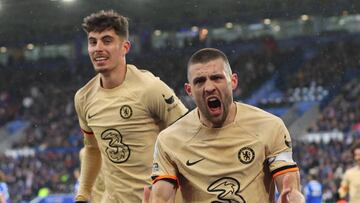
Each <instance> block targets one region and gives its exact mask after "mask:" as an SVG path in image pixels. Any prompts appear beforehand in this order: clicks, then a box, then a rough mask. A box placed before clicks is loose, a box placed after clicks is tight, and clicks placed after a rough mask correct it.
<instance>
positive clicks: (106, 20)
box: [82, 10, 129, 39]
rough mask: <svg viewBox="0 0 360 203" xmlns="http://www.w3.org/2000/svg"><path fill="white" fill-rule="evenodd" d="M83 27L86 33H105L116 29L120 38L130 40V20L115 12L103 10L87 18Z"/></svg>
mask: <svg viewBox="0 0 360 203" xmlns="http://www.w3.org/2000/svg"><path fill="white" fill-rule="evenodd" d="M82 27H83V29H84V31H85V32H86V33H89V32H103V31H104V30H108V29H114V31H115V33H116V34H117V35H119V36H120V37H123V38H125V39H128V37H129V22H128V18H127V17H124V16H122V15H120V14H119V13H117V12H115V11H114V10H107V11H104V10H101V11H99V12H96V13H92V14H91V15H89V16H87V17H85V18H84V19H83V23H82Z"/></svg>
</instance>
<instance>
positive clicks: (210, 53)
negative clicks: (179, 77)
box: [187, 48, 232, 79]
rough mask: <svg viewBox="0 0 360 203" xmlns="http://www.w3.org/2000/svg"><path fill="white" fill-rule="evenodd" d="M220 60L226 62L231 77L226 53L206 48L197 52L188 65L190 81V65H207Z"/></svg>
mask: <svg viewBox="0 0 360 203" xmlns="http://www.w3.org/2000/svg"><path fill="white" fill-rule="evenodd" d="M218 58H221V59H223V60H224V62H225V64H226V66H227V67H226V69H225V71H226V72H227V73H228V74H229V75H231V74H232V71H231V67H230V63H229V59H228V58H227V56H226V55H225V54H224V52H222V51H220V50H218V49H215V48H204V49H200V50H198V51H196V52H195V53H194V54H193V55H192V56H191V57H190V59H189V62H188V64H187V66H188V79H189V67H190V65H192V64H196V63H207V62H209V61H212V60H216V59H218Z"/></svg>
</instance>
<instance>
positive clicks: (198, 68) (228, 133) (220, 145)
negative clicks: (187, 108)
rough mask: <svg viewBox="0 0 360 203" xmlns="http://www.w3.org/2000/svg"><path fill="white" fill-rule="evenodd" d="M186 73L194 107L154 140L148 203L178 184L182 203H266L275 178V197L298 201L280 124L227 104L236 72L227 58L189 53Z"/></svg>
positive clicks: (170, 194)
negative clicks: (183, 202) (277, 195)
mask: <svg viewBox="0 0 360 203" xmlns="http://www.w3.org/2000/svg"><path fill="white" fill-rule="evenodd" d="M187 76H188V82H189V83H186V84H185V90H186V92H187V93H188V94H189V95H190V96H191V97H192V98H193V99H194V100H195V103H196V105H197V108H196V109H195V110H193V111H191V112H190V113H188V114H187V115H186V116H184V117H183V118H181V119H180V120H179V121H177V122H176V123H174V124H173V125H171V126H170V127H168V128H167V129H165V130H164V131H162V132H161V133H160V135H159V137H158V139H157V142H156V147H155V155H154V163H153V175H152V177H153V179H154V183H153V191H152V192H151V193H152V195H151V201H152V202H167V201H171V202H173V201H174V198H175V194H176V190H177V188H179V187H181V193H182V197H183V199H184V201H185V202H220V201H227V202H272V200H273V198H274V193H275V187H274V184H272V182H273V181H275V183H276V186H277V187H278V188H280V198H279V201H280V202H282V203H285V202H288V201H289V202H293V203H295V202H304V201H305V200H304V197H303V195H302V194H301V193H300V191H299V190H300V180H299V173H298V171H299V169H298V167H297V165H296V163H295V162H294V161H293V159H292V149H291V141H290V139H291V138H290V135H289V133H288V131H287V129H286V127H285V125H284V124H283V122H282V121H281V119H279V118H277V117H275V116H273V115H271V114H269V113H266V112H264V111H262V110H260V109H258V108H255V107H252V106H249V105H245V104H242V103H238V102H234V101H233V94H232V91H233V90H234V89H235V88H236V86H237V83H238V77H237V74H235V73H234V74H233V73H232V71H231V67H230V64H229V61H228V59H227V57H226V55H225V54H224V53H223V52H221V51H219V50H217V49H212V48H205V49H201V50H199V51H197V52H195V53H194V54H193V55H192V56H191V58H190V60H189V63H188V72H187ZM259 126H261V128H259ZM254 138H255V139H254ZM264 163H266V164H264ZM224 166H226V167H224ZM209 168H210V169H211V170H209ZM270 174H271V175H270ZM272 178H273V179H272ZM240 185H241V188H242V189H241V193H240ZM254 191H256V193H257V194H256V195H254Z"/></svg>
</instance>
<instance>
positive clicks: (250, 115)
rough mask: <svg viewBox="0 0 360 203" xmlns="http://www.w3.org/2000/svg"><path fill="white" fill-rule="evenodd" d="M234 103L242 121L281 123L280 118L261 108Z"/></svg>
mask: <svg viewBox="0 0 360 203" xmlns="http://www.w3.org/2000/svg"><path fill="white" fill-rule="evenodd" d="M236 104H237V108H238V112H239V114H241V115H239V119H240V120H242V121H249V122H261V123H264V124H266V123H268V124H277V125H283V121H282V119H281V118H279V117H278V116H275V115H273V114H271V113H269V112H267V111H265V110H263V109H260V108H258V107H255V106H252V105H249V104H244V103H238V102H237V103H236Z"/></svg>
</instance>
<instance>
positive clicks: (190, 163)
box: [186, 158, 205, 166]
mask: <svg viewBox="0 0 360 203" xmlns="http://www.w3.org/2000/svg"><path fill="white" fill-rule="evenodd" d="M204 159H205V158H201V159H199V160H196V161H190V160H187V161H186V165H187V166H192V165H195V164H197V163H199V162H200V161H202V160H204Z"/></svg>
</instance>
